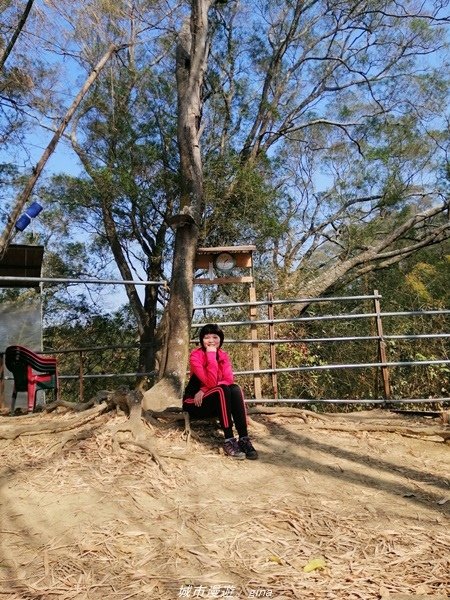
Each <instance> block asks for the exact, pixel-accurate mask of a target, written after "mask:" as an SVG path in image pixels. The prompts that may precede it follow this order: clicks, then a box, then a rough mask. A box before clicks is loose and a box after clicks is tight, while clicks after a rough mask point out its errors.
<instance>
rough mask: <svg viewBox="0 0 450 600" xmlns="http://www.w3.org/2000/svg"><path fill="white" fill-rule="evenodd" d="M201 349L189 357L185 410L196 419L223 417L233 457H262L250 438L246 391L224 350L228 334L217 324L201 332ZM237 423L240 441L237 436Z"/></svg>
mask: <svg viewBox="0 0 450 600" xmlns="http://www.w3.org/2000/svg"><path fill="white" fill-rule="evenodd" d="M199 339H200V348H196V349H195V350H193V351H192V352H191V355H190V358H189V364H190V379H189V383H188V385H187V387H186V390H185V392H184V396H183V410H185V411H187V412H188V413H189V414H190V416H192V417H193V418H205V417H214V416H217V417H219V420H220V426H221V427H222V429H223V433H224V436H225V442H224V445H223V449H224V452H225V454H226V455H227V456H229V457H230V458H237V459H245V458H249V459H250V460H255V459H256V458H258V453H257V452H256V450H255V448H254V447H253V444H252V443H251V441H250V438H249V437H248V431H247V413H246V410H245V403H244V395H243V393H242V389H241V388H240V387H239V386H238V385H237V384H235V383H233V382H234V375H233V368H232V366H231V361H230V357H229V356H228V353H227V352H225V351H224V350H222V344H223V340H224V333H223V331H222V329H220V327H219V326H218V325H216V324H212V323H210V324H208V325H205V326H204V327H202V328H201V329H200V333H199ZM233 423H234V425H235V427H236V429H237V433H238V435H239V439H238V440H237V439H236V438H235V437H234V433H233Z"/></svg>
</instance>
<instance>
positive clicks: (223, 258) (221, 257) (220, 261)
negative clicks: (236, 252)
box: [214, 252, 236, 272]
mask: <svg viewBox="0 0 450 600" xmlns="http://www.w3.org/2000/svg"><path fill="white" fill-rule="evenodd" d="M214 263H215V265H216V267H217V268H218V269H219V270H220V271H225V272H226V271H231V269H232V268H233V267H234V266H235V264H236V260H235V258H234V256H232V255H231V254H230V253H229V252H221V253H220V254H218V255H217V256H216V260H215V261H214Z"/></svg>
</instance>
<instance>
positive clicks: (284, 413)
mask: <svg viewBox="0 0 450 600" xmlns="http://www.w3.org/2000/svg"><path fill="white" fill-rule="evenodd" d="M247 414H250V415H277V416H279V417H300V418H301V419H303V420H304V421H305V423H306V422H307V421H308V417H310V418H313V419H317V420H318V421H325V422H328V421H329V419H330V417H329V416H326V415H321V414H318V413H316V412H314V411H312V410H304V409H301V408H289V407H278V406H274V407H272V406H254V407H252V408H248V409H247Z"/></svg>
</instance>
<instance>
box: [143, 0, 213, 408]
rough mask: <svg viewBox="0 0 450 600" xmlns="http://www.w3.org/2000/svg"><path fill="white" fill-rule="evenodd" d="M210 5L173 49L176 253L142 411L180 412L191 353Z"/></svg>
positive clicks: (199, 0) (198, 4)
mask: <svg viewBox="0 0 450 600" xmlns="http://www.w3.org/2000/svg"><path fill="white" fill-rule="evenodd" d="M210 5H211V1H210V0H192V4H191V17H190V20H189V21H188V22H186V23H185V24H184V25H183V27H182V30H181V32H180V35H179V37H178V44H177V64H176V75H177V92H178V148H179V152H180V175H181V201H180V212H179V214H178V215H175V216H174V217H173V219H172V226H173V227H174V229H175V231H176V234H175V248H174V257H173V265H172V276H171V282H170V300H169V303H168V305H167V309H166V312H165V315H164V325H165V340H164V348H163V352H162V359H161V374H160V375H161V378H160V380H159V381H158V383H157V384H156V385H155V386H154V387H153V388H151V389H150V390H149V391H148V392H146V393H145V395H144V400H143V408H144V409H145V410H154V411H161V410H164V409H165V408H167V407H169V406H180V402H181V395H182V390H183V385H184V380H185V374H186V365H187V359H188V352H189V337H190V335H189V334H190V326H191V320H192V286H193V283H192V279H193V272H194V260H195V252H196V248H197V240H198V231H199V227H198V225H199V223H200V220H201V218H202V214H203V208H204V198H203V165H202V158H201V153H200V121H201V113H202V98H201V91H202V85H203V78H204V74H205V70H206V63H207V57H208V49H209V46H208V10H209V7H210Z"/></svg>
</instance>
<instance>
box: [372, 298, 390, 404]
mask: <svg viewBox="0 0 450 600" xmlns="http://www.w3.org/2000/svg"><path fill="white" fill-rule="evenodd" d="M373 295H374V296H375V298H374V306H375V313H376V315H375V324H376V327H377V335H378V358H379V361H380V362H382V363H386V362H387V353H386V342H385V340H384V336H383V323H382V320H381V305H380V299H379V297H378V290H374V291H373ZM381 377H382V379H383V396H384V399H385V400H390V398H391V384H390V380H389V367H388V366H382V367H381Z"/></svg>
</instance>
